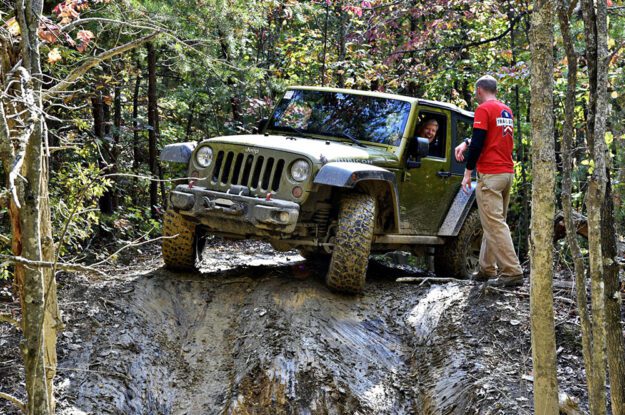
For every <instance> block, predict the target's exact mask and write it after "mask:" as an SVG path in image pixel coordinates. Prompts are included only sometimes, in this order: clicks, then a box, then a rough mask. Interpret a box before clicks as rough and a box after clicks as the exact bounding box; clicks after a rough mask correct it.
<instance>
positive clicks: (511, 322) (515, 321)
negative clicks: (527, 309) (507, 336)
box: [510, 320, 521, 326]
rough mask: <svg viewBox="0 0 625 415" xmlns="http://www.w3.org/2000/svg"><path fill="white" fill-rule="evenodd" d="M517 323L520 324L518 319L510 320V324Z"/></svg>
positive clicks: (515, 324) (514, 324) (516, 324)
mask: <svg viewBox="0 0 625 415" xmlns="http://www.w3.org/2000/svg"><path fill="white" fill-rule="evenodd" d="M519 324H521V322H520V321H519V320H510V325H511V326H518V325H519Z"/></svg>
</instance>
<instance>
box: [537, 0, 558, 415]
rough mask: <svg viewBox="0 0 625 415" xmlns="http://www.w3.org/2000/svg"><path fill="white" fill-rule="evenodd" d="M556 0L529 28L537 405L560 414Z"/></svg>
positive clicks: (543, 6) (546, 3)
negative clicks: (555, 273)
mask: <svg viewBox="0 0 625 415" xmlns="http://www.w3.org/2000/svg"><path fill="white" fill-rule="evenodd" d="M553 18H554V2H552V1H550V0H535V1H534V12H533V13H532V29H531V33H530V39H531V42H530V47H531V54H532V63H531V76H532V77H531V105H532V115H531V121H532V143H533V145H532V177H533V182H532V223H531V229H532V232H531V245H530V257H531V278H530V284H531V286H530V294H531V295H530V322H531V330H532V359H533V366H534V411H535V413H537V414H543V415H550V414H552V415H558V413H559V405H558V380H557V377H556V339H555V327H554V313H553V292H552V280H553V247H552V244H553V242H552V241H553V224H552V221H553V217H554V213H555V206H554V197H553V194H554V190H555V175H554V172H555V170H556V168H555V154H554V142H553V111H552V109H553V41H554V35H553Z"/></svg>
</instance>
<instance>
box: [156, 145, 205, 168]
mask: <svg viewBox="0 0 625 415" xmlns="http://www.w3.org/2000/svg"><path fill="white" fill-rule="evenodd" d="M195 146H196V143H195V142H187V143H175V144H168V145H166V146H165V147H163V149H162V150H161V155H160V159H161V161H165V162H169V163H185V164H188V163H189V160H191V154H193V150H195Z"/></svg>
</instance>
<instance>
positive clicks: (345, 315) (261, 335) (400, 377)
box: [0, 240, 586, 414]
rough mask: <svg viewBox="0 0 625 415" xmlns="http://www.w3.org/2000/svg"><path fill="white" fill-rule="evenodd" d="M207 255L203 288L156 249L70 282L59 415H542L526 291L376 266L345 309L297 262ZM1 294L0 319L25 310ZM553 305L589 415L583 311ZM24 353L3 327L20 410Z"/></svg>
mask: <svg viewBox="0 0 625 415" xmlns="http://www.w3.org/2000/svg"><path fill="white" fill-rule="evenodd" d="M207 249H208V251H207V253H206V254H207V255H206V258H207V259H206V260H205V261H204V263H203V267H202V272H201V273H196V274H176V273H172V272H169V271H166V270H165V269H163V268H162V262H161V260H160V257H159V255H158V247H156V246H155V247H152V248H149V249H147V250H145V251H143V252H136V251H135V252H133V253H132V255H128V256H127V258H125V262H126V264H125V265H123V266H122V264H120V265H119V266H118V267H117V268H115V269H110V270H108V274H109V275H110V276H109V277H108V278H101V277H94V276H87V275H77V274H64V275H61V276H59V298H60V301H61V309H62V311H63V316H64V321H65V324H66V328H65V331H64V332H63V333H62V334H61V335H60V337H59V347H58V350H59V369H58V376H57V385H56V386H57V397H58V412H59V413H61V414H524V413H525V414H529V413H532V362H531V351H530V334H529V312H528V310H529V298H528V294H527V291H528V287H527V282H526V285H525V286H524V287H522V288H519V289H515V290H510V291H509V292H500V291H497V292H495V291H491V290H483V287H482V286H481V285H477V284H473V283H471V282H455V281H452V282H448V283H440V284H434V283H433V281H432V280H423V279H421V280H418V281H416V282H413V283H407V282H397V281H396V279H397V277H405V276H406V275H407V271H406V269H405V268H406V267H403V269H399V268H397V267H389V266H384V265H382V263H381V262H379V261H372V263H371V265H370V271H369V275H368V285H367V289H366V292H365V293H364V294H363V295H360V296H355V297H354V296H344V295H339V294H335V293H333V292H331V291H329V290H328V289H327V288H326V287H325V285H324V283H323V275H324V273H325V270H324V266H325V265H324V264H323V263H319V262H317V263H305V262H303V259H302V258H301V257H299V256H298V255H297V254H295V253H286V254H285V253H276V252H274V251H273V250H272V249H271V248H270V247H269V246H268V245H265V244H262V243H256V242H237V243H232V242H230V243H226V242H223V241H220V240H214V241H212V243H210V244H209V247H208V248H207ZM122 262H124V259H122ZM409 271H410V272H411V273H412V274H411V275H413V276H416V277H421V278H423V277H428V276H429V274H427V273H425V272H419V271H418V270H415V269H411V270H409ZM4 290H5V294H4V295H3V296H1V297H0V301H1V302H0V309H3V310H4V311H6V310H7V309H11V308H15V307H17V306H16V304H15V303H14V302H11V301H10V296H9V295H8V294H6V287H5V288H4ZM556 295H557V296H558V297H561V298H560V299H559V300H558V301H557V307H556V308H557V321H556V330H557V336H558V360H559V361H558V363H559V364H558V368H559V369H558V370H559V381H560V387H561V390H562V391H563V392H565V393H566V394H568V395H569V396H570V397H571V398H572V399H574V400H578V401H579V402H580V407H581V408H580V409H581V411H582V412H585V411H586V396H585V385H584V376H583V370H582V369H581V366H582V363H581V346H580V338H579V326H578V321H577V317H576V313H575V306H574V304H572V302H571V301H568V300H567V298H568V297H570V293H567V292H558V293H556ZM0 311H2V310H0ZM18 342H19V332H17V331H16V330H15V329H12V328H10V327H9V326H8V325H7V324H1V325H0V391H2V392H6V393H10V394H13V395H16V396H20V397H23V393H24V384H23V378H22V369H21V359H20V357H19V354H18V348H17V345H18ZM13 411H14V409H13V408H12V407H11V406H10V405H9V404H7V403H5V402H0V413H7V414H12V413H14V412H13Z"/></svg>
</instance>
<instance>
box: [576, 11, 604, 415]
mask: <svg viewBox="0 0 625 415" xmlns="http://www.w3.org/2000/svg"><path fill="white" fill-rule="evenodd" d="M593 3H594V2H593V1H592V0H582V3H581V4H582V14H583V18H584V28H585V33H586V60H587V62H588V79H589V91H590V93H589V99H588V121H587V139H588V147H589V148H590V152H591V156H592V159H593V161H594V169H593V173H592V175H591V177H590V180H589V184H588V192H587V194H586V205H587V210H588V254H589V259H590V286H591V292H592V298H591V304H592V354H591V355H592V367H593V370H592V376H591V377H590V378H589V384H590V383H591V382H592V386H591V387H589V391H591V392H592V393H591V395H590V396H589V400H590V411H591V413H592V414H593V415H603V414H605V413H606V399H605V397H606V389H605V381H606V353H605V347H606V331H605V285H604V281H603V249H602V246H601V239H602V238H601V222H602V221H601V210H602V207H603V202H604V199H605V189H606V177H605V174H606V172H605V169H606V154H605V153H606V149H607V148H606V144H605V139H604V137H605V126H606V116H607V105H606V104H607V68H606V63H605V62H607V61H604V62H602V60H605V58H606V57H607V27H606V26H607V13H606V10H605V4H602V3H604V2H599V3H598V5H597V11H596V13H595V6H594V4H593ZM604 43H605V45H604Z"/></svg>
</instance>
